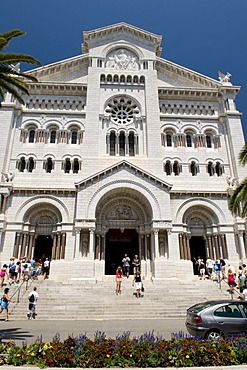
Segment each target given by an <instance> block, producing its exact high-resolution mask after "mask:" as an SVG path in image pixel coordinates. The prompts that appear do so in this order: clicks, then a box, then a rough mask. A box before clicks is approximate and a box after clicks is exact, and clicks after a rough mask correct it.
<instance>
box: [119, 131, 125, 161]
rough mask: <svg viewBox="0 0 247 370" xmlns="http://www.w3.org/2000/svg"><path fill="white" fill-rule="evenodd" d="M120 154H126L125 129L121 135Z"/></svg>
mask: <svg viewBox="0 0 247 370" xmlns="http://www.w3.org/2000/svg"><path fill="white" fill-rule="evenodd" d="M119 155H120V156H124V155H125V134H124V132H123V131H121V132H120V135H119Z"/></svg>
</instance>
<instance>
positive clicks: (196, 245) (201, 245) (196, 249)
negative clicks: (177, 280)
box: [190, 236, 207, 275]
mask: <svg viewBox="0 0 247 370" xmlns="http://www.w3.org/2000/svg"><path fill="white" fill-rule="evenodd" d="M190 255H191V261H192V262H193V270H194V274H195V275H198V274H199V270H198V265H196V263H195V262H196V260H197V258H198V257H200V258H202V259H203V260H204V261H206V258H207V255H206V246H205V239H204V238H203V237H202V236H192V237H191V238H190Z"/></svg>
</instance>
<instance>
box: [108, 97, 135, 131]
mask: <svg viewBox="0 0 247 370" xmlns="http://www.w3.org/2000/svg"><path fill="white" fill-rule="evenodd" d="M105 112H106V113H107V114H108V115H110V116H111V121H112V122H114V123H117V124H120V125H126V124H129V123H132V122H133V119H134V116H136V115H138V114H139V113H140V112H139V109H138V108H137V105H136V104H135V103H134V102H132V101H131V100H130V99H127V98H114V99H112V100H111V101H110V102H109V103H108V105H107V107H106V109H105Z"/></svg>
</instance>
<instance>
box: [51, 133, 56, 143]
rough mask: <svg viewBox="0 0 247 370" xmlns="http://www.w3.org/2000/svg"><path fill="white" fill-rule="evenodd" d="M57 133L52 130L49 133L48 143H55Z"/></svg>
mask: <svg viewBox="0 0 247 370" xmlns="http://www.w3.org/2000/svg"><path fill="white" fill-rule="evenodd" d="M56 136H57V132H56V131H55V130H52V131H51V133H50V143H52V144H54V143H55V142H56Z"/></svg>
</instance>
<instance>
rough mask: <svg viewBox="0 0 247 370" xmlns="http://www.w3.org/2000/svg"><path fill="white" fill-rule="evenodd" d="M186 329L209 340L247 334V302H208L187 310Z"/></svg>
mask: <svg viewBox="0 0 247 370" xmlns="http://www.w3.org/2000/svg"><path fill="white" fill-rule="evenodd" d="M185 325H186V328H187V330H188V332H189V333H190V334H191V335H193V336H200V337H202V338H207V339H213V340H216V339H219V338H222V337H223V338H226V337H229V336H232V335H236V334H240V333H241V334H244V333H245V334H247V301H207V302H202V303H198V304H195V305H194V306H192V307H190V308H188V309H187V318H186V323H185Z"/></svg>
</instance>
